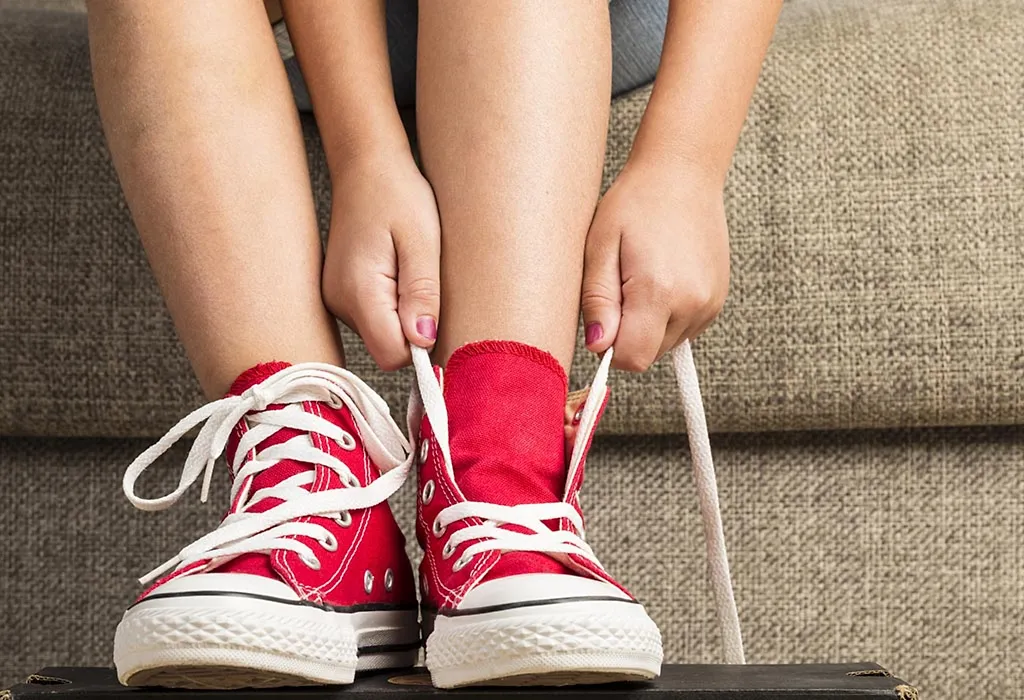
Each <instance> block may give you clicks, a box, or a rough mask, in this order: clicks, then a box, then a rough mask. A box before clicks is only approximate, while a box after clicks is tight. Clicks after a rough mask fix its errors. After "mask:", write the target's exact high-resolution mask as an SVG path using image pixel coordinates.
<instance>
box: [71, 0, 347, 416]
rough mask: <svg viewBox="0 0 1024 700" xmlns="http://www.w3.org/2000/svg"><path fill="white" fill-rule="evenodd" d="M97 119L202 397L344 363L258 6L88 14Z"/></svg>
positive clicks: (125, 7)
mask: <svg viewBox="0 0 1024 700" xmlns="http://www.w3.org/2000/svg"><path fill="white" fill-rule="evenodd" d="M89 38H90V45H91V47H92V62H93V73H94V76H95V83H96V93H97V97H98V100H99V105H100V112H101V115H102V117H103V123H104V127H105V129H106V133H107V139H108V141H109V143H110V150H111V152H112V154H113V158H114V164H115V166H116V167H117V171H118V174H119V176H120V179H121V183H122V185H123V187H124V191H125V196H126V197H127V199H128V204H129V206H130V207H131V211H132V216H133V218H134V220H135V224H136V226H137V227H138V229H139V233H140V234H141V236H142V241H143V244H144V246H145V248H146V253H147V255H148V256H149V260H150V263H151V264H152V266H153V270H154V272H155V274H156V278H157V281H158V283H159V284H160V288H161V290H162V291H163V294H164V298H165V300H166V302H167V306H168V308H169V310H170V312H171V315H172V316H173V317H174V322H175V325H176V326H177V329H178V334H179V335H180V337H181V339H182V342H183V343H184V345H185V350H186V352H187V353H188V356H189V358H190V360H191V361H192V365H193V367H194V368H195V371H196V374H197V376H198V378H199V381H200V383H201V384H202V387H203V390H204V391H205V392H206V394H207V395H208V396H210V397H211V398H213V397H219V396H220V395H222V394H223V393H224V391H225V390H226V389H227V387H228V386H229V384H230V382H231V381H232V380H233V379H234V377H235V376H237V375H238V374H239V373H240V372H242V371H243V370H245V369H247V368H248V367H251V366H252V365H254V364H257V363H259V362H265V361H267V360H271V359H278V360H285V361H289V362H301V361H310V360H320V361H326V362H333V363H338V364H340V363H341V362H342V361H343V357H342V352H341V345H340V341H339V339H338V335H337V326H336V325H335V323H334V321H333V319H332V318H331V316H330V315H329V314H328V312H327V311H326V309H325V308H324V305H323V302H322V301H321V298H320V274H321V265H322V261H321V259H322V252H321V246H320V239H319V236H318V234H317V224H316V217H315V213H314V208H313V197H312V192H311V189H310V184H309V175H308V171H307V165H306V154H305V149H304V147H303V143H302V134H301V131H300V128H299V122H298V117H297V114H296V111H295V107H294V104H293V103H292V98H291V93H290V91H289V88H288V83H287V79H286V77H285V72H284V69H283V67H282V65H281V60H280V58H279V56H278V54H277V51H276V48H275V44H274V39H273V36H272V34H271V31H270V27H269V25H268V21H267V16H266V13H265V11H264V7H263V3H262V2H260V1H259V0H217V1H216V2H196V1H194V0H189V1H187V2H186V1H185V0H161V1H160V2H136V0H91V1H90V3H89Z"/></svg>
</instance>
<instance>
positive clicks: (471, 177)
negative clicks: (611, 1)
mask: <svg viewBox="0 0 1024 700" xmlns="http://www.w3.org/2000/svg"><path fill="white" fill-rule="evenodd" d="M419 22H420V28H419V62H418V67H417V70H418V85H417V108H416V118H417V122H418V127H419V139H420V148H421V152H422V156H423V164H424V167H425V170H426V174H427V177H428V179H429V180H430V182H431V184H432V185H433V187H434V191H435V193H436V196H437V203H438V209H439V211H440V215H441V231H442V236H441V237H442V255H441V294H442V304H441V319H440V334H439V342H438V353H439V359H440V360H441V361H442V362H443V361H444V360H446V359H447V358H448V356H449V355H451V353H452V351H453V350H454V349H455V348H457V347H459V346H460V345H462V344H465V343H467V342H472V341H477V340H482V339H488V338H499V339H508V340H516V341H520V342H523V343H527V344H530V345H534V346H538V347H540V348H542V349H544V350H547V351H548V352H551V353H552V354H553V355H555V357H557V358H558V360H559V361H560V362H561V363H562V365H563V367H566V368H567V367H568V366H569V364H570V363H571V361H572V353H573V347H574V345H575V340H576V325H577V320H578V315H579V305H580V284H581V279H582V269H583V244H584V240H585V237H586V233H587V228H588V226H589V225H590V220H591V217H592V216H593V213H594V206H595V203H596V201H597V197H598V192H599V188H600V182H601V168H602V163H603V159H604V146H605V135H606V131H607V126H608V109H609V102H610V91H611V57H610V31H609V26H608V3H607V0H587V1H585V2H556V3H551V2H518V3H480V4H477V3H421V5H420V9H419Z"/></svg>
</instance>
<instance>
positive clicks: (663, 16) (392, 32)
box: [285, 0, 669, 112]
mask: <svg viewBox="0 0 1024 700" xmlns="http://www.w3.org/2000/svg"><path fill="white" fill-rule="evenodd" d="M558 1H559V2H563V1H565V0H558ZM668 2H669V0H610V2H609V3H608V12H609V15H610V18H611V28H612V95H613V96H615V95H621V94H622V93H625V92H629V91H630V90H633V89H635V88H638V87H640V86H641V85H646V84H647V83H649V82H651V81H652V80H654V74H655V72H656V71H657V70H658V62H659V61H660V60H661V46H662V42H663V40H664V37H665V23H666V21H667V18H668ZM416 3H417V0H388V3H387V25H388V53H389V54H390V56H391V80H392V83H393V85H394V89H395V101H396V102H397V103H398V106H399V107H410V106H412V105H413V103H414V102H415V99H416V27H417V23H418V16H419V14H418V8H417V4H416ZM285 69H286V70H287V72H288V81H289V82H290V83H291V86H292V92H293V93H294V95H295V103H296V104H297V105H298V107H299V110H301V111H304V112H309V111H312V105H311V103H310V99H309V91H308V90H307V89H306V84H305V82H304V81H303V79H302V71H301V70H300V69H299V64H298V62H297V61H296V60H295V57H294V56H292V57H290V58H288V59H287V60H285Z"/></svg>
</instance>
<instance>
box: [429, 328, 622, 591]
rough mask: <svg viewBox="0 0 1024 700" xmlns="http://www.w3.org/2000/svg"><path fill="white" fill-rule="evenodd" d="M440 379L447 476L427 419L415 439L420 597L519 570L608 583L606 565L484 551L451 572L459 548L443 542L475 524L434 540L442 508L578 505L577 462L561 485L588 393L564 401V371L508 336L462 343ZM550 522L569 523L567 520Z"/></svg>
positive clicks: (466, 588)
mask: <svg viewBox="0 0 1024 700" xmlns="http://www.w3.org/2000/svg"><path fill="white" fill-rule="evenodd" d="M443 380H444V381H443V390H444V402H445V407H446V409H447V412H448V433H449V446H450V451H451V460H452V469H453V472H454V480H452V479H451V478H450V476H449V475H448V474H447V469H446V468H445V465H444V461H443V458H442V454H441V450H440V448H439V446H438V443H437V440H436V438H435V437H434V435H433V431H432V429H431V426H430V421H429V419H426V418H425V419H424V420H423V422H422V424H421V428H420V441H421V443H422V442H426V443H427V448H426V450H425V455H426V459H425V460H423V462H422V464H421V466H420V469H419V487H420V498H419V499H418V507H419V517H418V518H417V537H418V539H419V541H420V544H421V545H422V546H423V548H424V550H425V555H424V559H423V563H422V564H421V584H425V585H423V589H424V590H423V594H424V595H423V597H424V599H425V600H426V601H427V602H428V603H429V604H431V605H433V606H434V607H449V606H454V605H457V604H458V602H459V600H461V598H462V597H463V596H464V595H465V594H466V593H467V592H468V591H469V590H470V589H471V588H472V587H474V586H475V585H477V584H479V583H481V582H482V581H484V580H489V579H494V578H500V577H504V576H510V575H515V574H524V573H561V574H574V573H575V574H583V575H590V576H594V577H597V578H602V579H606V580H610V579H609V578H608V576H607V574H605V573H604V572H603V570H601V569H599V568H597V567H593V566H592V565H590V563H589V562H583V561H576V560H577V559H578V558H577V557H575V556H572V557H566V556H564V555H551V554H546V553H540V552H514V551H509V552H497V551H491V552H485V553H481V554H478V555H477V556H476V557H475V558H474V560H473V561H472V563H471V564H469V565H467V566H466V567H465V568H463V569H462V570H460V571H455V570H454V567H453V564H454V562H455V561H456V560H457V558H458V554H455V555H453V556H449V557H447V558H446V557H444V556H443V555H442V548H443V546H444V542H445V541H446V540H447V537H448V536H450V535H451V534H452V532H454V531H455V530H457V529H459V528H461V527H466V526H468V525H472V524H478V522H476V521H475V519H473V518H468V519H465V520H463V521H460V522H456V523H453V524H451V525H450V526H448V528H447V529H446V531H445V533H444V535H443V536H440V537H439V536H437V535H436V534H435V533H434V532H433V530H432V524H433V522H434V519H435V518H436V517H437V515H438V513H440V511H442V510H443V509H444V508H446V507H447V506H450V505H453V504H454V503H458V502H461V501H466V500H468V501H481V502H485V503H496V504H500V505H510V506H512V505H519V504H524V503H551V502H558V501H562V500H565V501H566V502H568V503H570V504H572V505H574V506H575V507H576V508H577V510H578V509H579V504H578V498H577V495H578V491H579V488H580V486H581V485H582V480H583V469H582V465H581V468H580V471H579V472H578V473H577V475H576V478H575V479H574V483H573V484H571V485H569V486H568V488H567V484H566V481H567V478H568V454H569V453H570V452H571V449H572V441H573V440H574V439H575V424H576V423H577V422H578V417H577V414H576V411H577V409H578V408H579V406H581V405H582V399H583V398H584V397H585V395H581V394H575V395H573V396H572V397H571V398H570V397H569V395H568V392H567V387H568V380H567V378H566V375H565V371H564V370H563V369H562V367H561V365H560V364H559V363H558V361H557V360H556V359H555V358H554V357H552V356H551V355H550V354H548V353H546V352H544V351H542V350H540V349H538V348H534V347H531V346H529V345H524V344H522V343H516V342H511V341H484V342H479V343H472V344H470V345H466V346H463V347H461V348H459V349H458V350H456V351H455V353H454V354H453V355H452V356H451V359H450V360H449V361H448V366H447V368H446V370H445V371H444V373H443ZM587 447H589V445H588V446H587ZM423 454H424V452H421V456H422V455H423ZM428 481H432V482H434V484H435V487H434V493H433V495H432V497H431V498H430V499H429V502H427V503H424V500H425V499H424V498H423V495H424V491H423V489H424V487H425V485H426V484H427V482H428ZM548 525H549V527H556V526H557V527H559V528H561V529H569V528H571V527H572V526H571V524H570V523H568V522H567V521H562V522H560V523H548ZM503 527H506V528H511V529H517V526H514V525H504V526H503ZM577 534H578V533H577ZM469 544H470V543H466V544H465V545H462V546H460V547H459V548H458V551H459V552H461V551H463V550H464V549H465V548H466V547H468V546H469ZM579 559H582V558H579ZM616 585H617V584H616Z"/></svg>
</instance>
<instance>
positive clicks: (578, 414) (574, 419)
mask: <svg viewBox="0 0 1024 700" xmlns="http://www.w3.org/2000/svg"><path fill="white" fill-rule="evenodd" d="M581 420H583V406H580V407H579V409H578V410H577V411H576V415H574V416H573V417H572V422H573V424H576V423H579V422H580V421H581Z"/></svg>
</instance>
